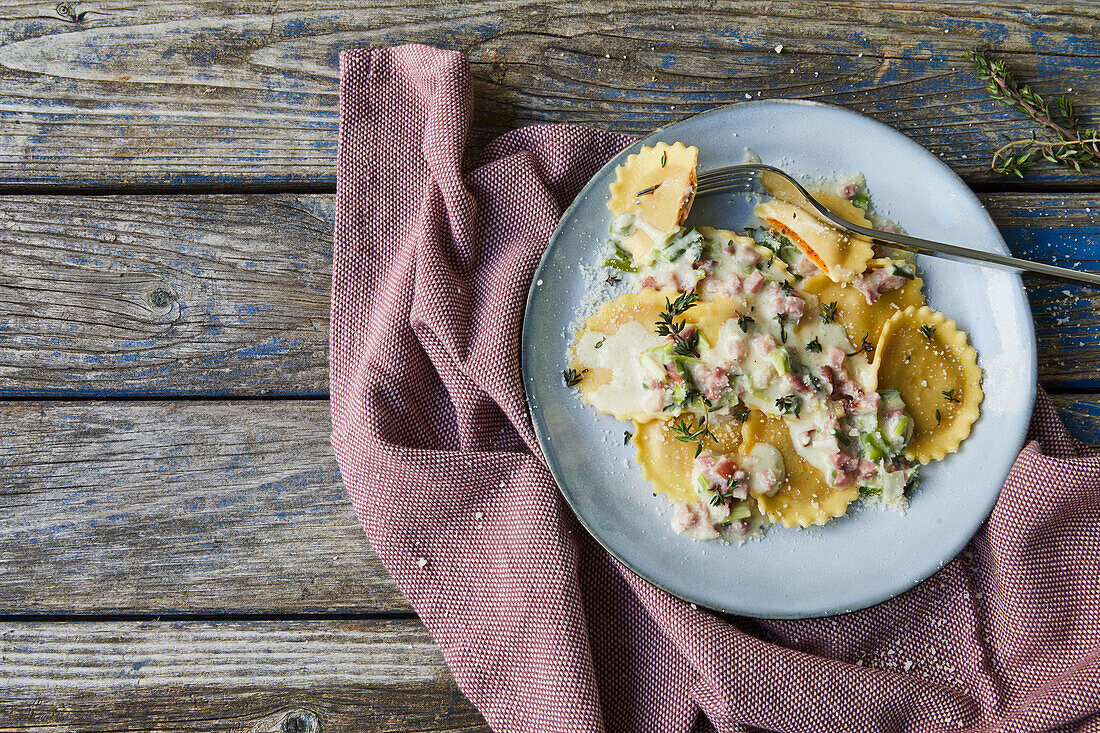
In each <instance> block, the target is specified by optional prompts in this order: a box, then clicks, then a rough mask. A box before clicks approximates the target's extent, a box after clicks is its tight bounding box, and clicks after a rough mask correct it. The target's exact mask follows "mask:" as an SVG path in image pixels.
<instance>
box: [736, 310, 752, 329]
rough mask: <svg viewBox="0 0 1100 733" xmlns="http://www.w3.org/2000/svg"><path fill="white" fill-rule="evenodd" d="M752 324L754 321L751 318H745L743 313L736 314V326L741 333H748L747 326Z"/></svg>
mask: <svg viewBox="0 0 1100 733" xmlns="http://www.w3.org/2000/svg"><path fill="white" fill-rule="evenodd" d="M753 323H755V321H753V320H752V316H746V315H745V314H744V313H738V314H737V325H738V327H740V329H741V333H748V332H749V326H751V325H752V324H753Z"/></svg>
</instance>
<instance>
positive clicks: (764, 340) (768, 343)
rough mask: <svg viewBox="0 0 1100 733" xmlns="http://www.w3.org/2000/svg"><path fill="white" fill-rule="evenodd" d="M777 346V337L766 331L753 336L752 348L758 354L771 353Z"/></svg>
mask: <svg viewBox="0 0 1100 733" xmlns="http://www.w3.org/2000/svg"><path fill="white" fill-rule="evenodd" d="M776 346H778V344H776V343H775V339H773V338H772V337H771V336H769V335H768V334H766V333H758V334H756V335H755V336H753V337H752V348H753V350H754V351H756V352H757V353H758V354H770V353H771V352H773V351H775V347H776ZM841 353H843V352H841Z"/></svg>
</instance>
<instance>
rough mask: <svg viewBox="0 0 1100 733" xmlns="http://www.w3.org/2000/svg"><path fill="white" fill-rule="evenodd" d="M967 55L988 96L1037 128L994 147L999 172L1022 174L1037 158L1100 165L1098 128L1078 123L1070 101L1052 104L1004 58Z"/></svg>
mask: <svg viewBox="0 0 1100 733" xmlns="http://www.w3.org/2000/svg"><path fill="white" fill-rule="evenodd" d="M964 55H965V57H966V59H967V60H968V61H969V62H970V63H971V65H972V66H973V68H974V73H975V74H976V75H977V76H978V78H979V79H982V80H983V81H985V88H986V91H987V92H989V96H990V97H992V98H993V99H996V100H998V101H1000V102H1004V103H1005V104H1007V105H1008V106H1010V107H1012V108H1013V109H1015V110H1016V111H1017V112H1019V113H1020V114H1021V115H1023V116H1024V117H1026V118H1027V119H1029V120H1031V121H1032V122H1033V123H1034V124H1035V125H1036V126H1037V127H1038V128H1039V129H1037V130H1032V132H1031V135H1030V136H1029V137H1026V138H1017V139H1012V138H1008V137H1006V138H1005V139H1006V142H1005V144H1004V145H1002V146H1001V147H999V148H998V149H997V150H996V151H995V152H994V153H993V160H992V161H991V162H990V167H991V168H992V169H993V170H995V171H997V172H998V173H1003V174H1005V175H1009V176H1016V177H1017V178H1023V177H1024V172H1025V171H1027V169H1029V168H1031V167H1032V166H1034V165H1035V164H1036V163H1038V162H1039V161H1040V160H1046V161H1049V162H1051V163H1055V164H1057V165H1061V166H1065V167H1066V168H1072V169H1073V170H1075V171H1077V172H1078V173H1080V172H1081V169H1082V168H1095V167H1097V166H1100V131H1098V130H1097V128H1095V127H1082V126H1081V120H1080V118H1079V117H1078V116H1077V111H1076V110H1075V109H1074V107H1073V103H1072V102H1070V100H1069V98H1068V97H1066V96H1065V95H1062V96H1061V97H1058V98H1057V99H1056V100H1054V106H1053V108H1052V107H1051V105H1049V104H1048V103H1047V102H1046V100H1045V99H1043V97H1042V96H1041V95H1040V94H1039V93H1038V92H1036V91H1035V90H1034V89H1032V88H1031V87H1030V86H1029V85H1027V84H1023V85H1021V84H1020V83H1019V82H1018V81H1017V80H1016V77H1015V76H1014V75H1013V74H1012V72H1011V71H1010V70H1009V69H1008V67H1007V66H1005V62H1004V61H1002V60H999V59H998V60H996V61H991V60H990V59H989V58H988V57H987V56H986V54H985V52H984V51H979V50H977V49H975V50H972V51H967V52H966V54H964Z"/></svg>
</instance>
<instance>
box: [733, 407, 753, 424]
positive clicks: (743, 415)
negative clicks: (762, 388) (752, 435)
mask: <svg viewBox="0 0 1100 733" xmlns="http://www.w3.org/2000/svg"><path fill="white" fill-rule="evenodd" d="M730 417H732V418H733V419H734V420H736V421H737V422H745V421H746V420H748V419H749V408H747V407H738V408H737V409H736V410H734V411H733V412H731V413H730Z"/></svg>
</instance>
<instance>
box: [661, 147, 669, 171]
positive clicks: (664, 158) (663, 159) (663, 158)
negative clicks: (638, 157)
mask: <svg viewBox="0 0 1100 733" xmlns="http://www.w3.org/2000/svg"><path fill="white" fill-rule="evenodd" d="M667 162H668V151H667V150H662V151H661V167H662V168H664V167H665V163H667Z"/></svg>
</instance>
